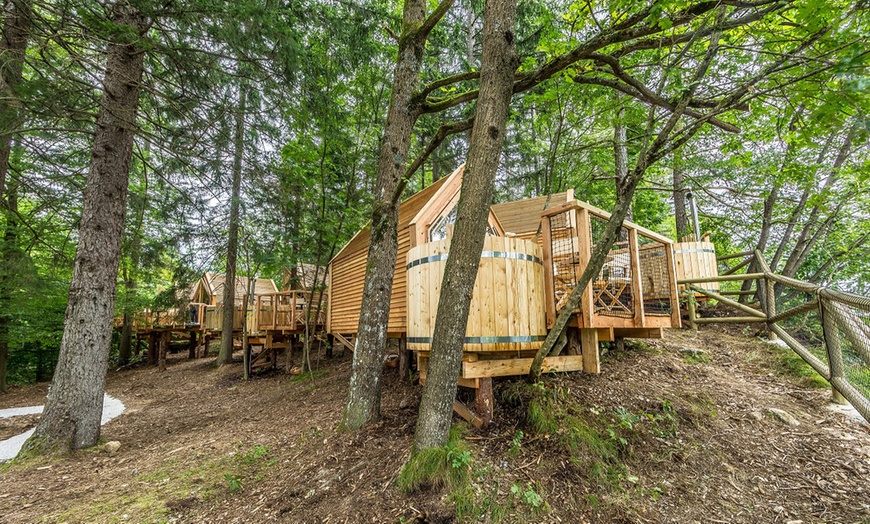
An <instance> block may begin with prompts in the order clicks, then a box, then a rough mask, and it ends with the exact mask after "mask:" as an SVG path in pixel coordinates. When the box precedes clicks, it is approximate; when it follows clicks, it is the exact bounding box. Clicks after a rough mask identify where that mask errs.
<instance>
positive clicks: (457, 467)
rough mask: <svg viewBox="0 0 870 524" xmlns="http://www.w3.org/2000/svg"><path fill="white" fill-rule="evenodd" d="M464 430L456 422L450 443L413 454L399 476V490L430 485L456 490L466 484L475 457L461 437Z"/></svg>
mask: <svg viewBox="0 0 870 524" xmlns="http://www.w3.org/2000/svg"><path fill="white" fill-rule="evenodd" d="M464 433H465V431H464V427H462V426H457V425H454V426H453V427H451V428H450V436H449V438H448V441H447V444H445V445H444V446H441V447H440V448H433V449H424V450H422V451H419V452H417V453H414V454H412V455H411V459H410V460H409V461H408V463H407V464H405V467H404V468H402V472H401V473H400V474H399V478H398V479H397V480H396V485H397V487H398V488H399V490H401V491H402V492H404V493H413V492H415V491H419V490H421V489H424V488H430V487H431V488H436V489H439V488H445V487H446V488H449V489H451V490H454V491H455V490H459V489H461V488H463V487H465V486H466V485H467V484H468V477H469V473H470V472H471V462H472V460H471V450H470V449H469V447H468V444H467V443H466V442H465V440H463V438H462V437H463V435H464Z"/></svg>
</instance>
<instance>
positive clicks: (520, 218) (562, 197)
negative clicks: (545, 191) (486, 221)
mask: <svg viewBox="0 0 870 524" xmlns="http://www.w3.org/2000/svg"><path fill="white" fill-rule="evenodd" d="M573 199H574V190H573V189H569V190H568V191H565V192H562V193H554V194H553V195H551V196H550V202H549V203H548V202H547V196H546V195H545V196H539V197H534V198H527V199H525V200H515V201H513V202H505V203H504V204H496V205H494V206H492V212H493V213H494V214H495V216H496V217H497V218H498V221H499V222H500V223H501V226H502V227H503V228H504V230H505V232H506V233H516V234H518V235H522V234H523V233H534V232H535V231H537V230H538V224H540V223H541V212H542V211H544V210H545V209H549V208H551V207H556V206H558V205H560V204H564V203H565V202H567V201H569V200H573Z"/></svg>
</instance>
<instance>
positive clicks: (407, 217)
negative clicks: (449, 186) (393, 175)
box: [332, 176, 450, 261]
mask: <svg viewBox="0 0 870 524" xmlns="http://www.w3.org/2000/svg"><path fill="white" fill-rule="evenodd" d="M449 179H450V177H449V176H448V177H444V178H441V179H439V180H438V181H437V182H435V183H434V184H432V185H431V186H429V187H427V188H426V189H423V190H422V191H420V192H418V193H415V194H413V195H412V196H410V197H408V198H407V199H406V200H404V201H403V202H402V203H401V204H399V224H398V230H399V231H401V230H402V229H404V228H406V227H408V224H410V223H411V220H413V218H414V217H415V216H416V215H417V213H418V212H419V211H420V209H421V208H422V207H423V206H424V205H425V204H426V203H427V202H429V200H430V199H431V198H432V197H433V196H435V193H437V192H438V190H439V189H441V186H443V185H444V184H445V183H446V182H447V180H449ZM370 239H371V230H370V228H369V225H366V227H364V228H362V229H360V230H359V232H357V234H356V235H354V236H353V238H351V239H350V242H348V243H347V244H346V245H345V246H344V247H343V248H341V251H339V252H338V254H337V255H335V256H334V257H332V260H333V261H335V260H340V259H342V258H345V257H346V256H348V255H351V254H353V253H356V252H357V251H359V250H360V249H365V248H367V247H368V245H369V240H370Z"/></svg>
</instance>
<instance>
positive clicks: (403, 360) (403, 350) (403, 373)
mask: <svg viewBox="0 0 870 524" xmlns="http://www.w3.org/2000/svg"><path fill="white" fill-rule="evenodd" d="M409 363H410V362H409V356H408V338H407V337H406V336H405V335H402V336H401V337H399V380H406V379H407V378H408V368H409V365H408V364H409Z"/></svg>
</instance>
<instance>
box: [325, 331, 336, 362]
mask: <svg viewBox="0 0 870 524" xmlns="http://www.w3.org/2000/svg"><path fill="white" fill-rule="evenodd" d="M326 341H327V344H326V358H332V347H333V346H335V339H334V338H333V337H332V335H327V336H326Z"/></svg>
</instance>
